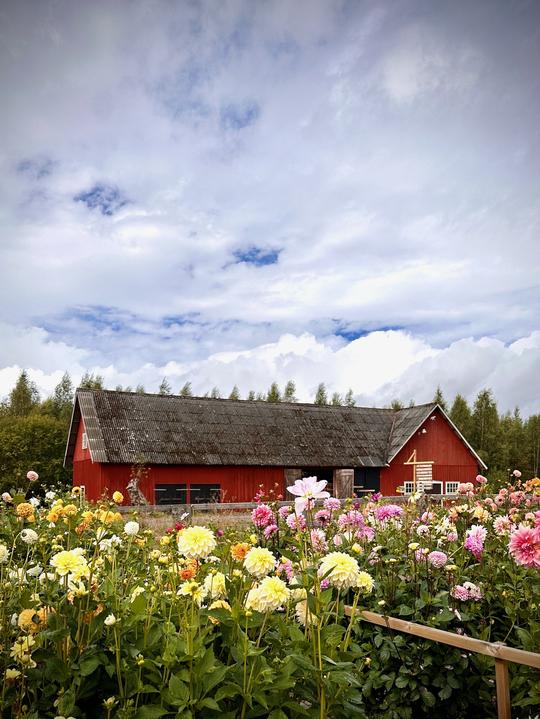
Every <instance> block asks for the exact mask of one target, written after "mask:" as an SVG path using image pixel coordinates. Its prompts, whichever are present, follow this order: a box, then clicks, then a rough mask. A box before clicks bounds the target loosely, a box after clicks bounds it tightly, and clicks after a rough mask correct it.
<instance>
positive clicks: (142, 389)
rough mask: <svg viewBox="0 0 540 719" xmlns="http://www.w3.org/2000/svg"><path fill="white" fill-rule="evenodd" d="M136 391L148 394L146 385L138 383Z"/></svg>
mask: <svg viewBox="0 0 540 719" xmlns="http://www.w3.org/2000/svg"><path fill="white" fill-rule="evenodd" d="M135 392H136V393H137V394H146V390H145V389H144V385H142V384H138V385H137V386H136V387H135Z"/></svg>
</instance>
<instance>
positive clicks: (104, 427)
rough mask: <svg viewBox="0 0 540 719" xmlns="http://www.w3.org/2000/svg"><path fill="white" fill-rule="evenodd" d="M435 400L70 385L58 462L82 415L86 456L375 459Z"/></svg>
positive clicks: (303, 463) (332, 463)
mask: <svg viewBox="0 0 540 719" xmlns="http://www.w3.org/2000/svg"><path fill="white" fill-rule="evenodd" d="M436 407H437V405H435V404H425V405H420V406H417V407H409V408H406V409H402V410H398V411H394V410H391V409H375V408H365V407H334V406H319V405H313V404H289V403H276V404H273V403H270V402H249V401H234V400H225V399H206V398H201V397H178V396H174V395H157V394H136V393H131V392H112V391H108V390H78V391H77V394H76V397H75V405H74V408H73V416H72V421H71V428H70V434H69V438H68V444H67V448H66V457H65V463H66V464H70V463H71V462H72V461H73V452H74V448H75V441H76V437H77V430H78V427H79V423H80V420H81V417H82V419H83V421H84V426H85V429H86V434H87V436H88V446H89V449H90V453H91V457H92V460H93V461H94V462H119V463H128V464H133V463H134V462H136V461H141V460H143V461H144V462H145V463H147V464H187V465H263V466H283V467H363V466H366V467H383V466H384V465H385V464H387V463H388V462H389V461H390V459H392V457H393V456H394V455H395V454H396V453H397V452H398V451H399V449H400V448H401V447H402V446H403V445H404V444H405V442H406V441H407V440H408V439H409V437H410V436H411V435H412V434H413V432H414V431H415V430H416V429H417V428H418V427H419V426H420V425H421V424H422V422H424V420H426V419H427V418H428V417H429V415H430V413H431V412H432V411H433V410H434V409H435V408H436Z"/></svg>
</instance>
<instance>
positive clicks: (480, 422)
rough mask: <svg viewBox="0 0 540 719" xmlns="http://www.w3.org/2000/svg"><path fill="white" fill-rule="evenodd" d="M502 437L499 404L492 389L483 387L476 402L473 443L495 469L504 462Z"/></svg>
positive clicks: (473, 420) (487, 462)
mask: <svg viewBox="0 0 540 719" xmlns="http://www.w3.org/2000/svg"><path fill="white" fill-rule="evenodd" d="M500 438H501V435H500V426H499V415H498V412H497V405H496V404H495V401H494V399H493V396H492V393H491V390H490V389H483V390H481V391H480V392H479V393H478V395H477V397H476V400H475V402H474V408H473V414H472V433H471V444H472V446H473V447H474V448H475V450H476V451H477V452H478V454H479V455H480V456H481V457H482V459H483V460H484V462H485V463H486V464H487V465H488V467H491V468H493V469H495V468H496V467H501V465H502V464H503V463H504V460H503V457H501V447H500V442H499V440H500ZM500 460H503V461H500Z"/></svg>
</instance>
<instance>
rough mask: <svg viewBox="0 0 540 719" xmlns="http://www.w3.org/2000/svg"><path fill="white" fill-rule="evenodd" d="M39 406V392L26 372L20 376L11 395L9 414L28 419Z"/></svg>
mask: <svg viewBox="0 0 540 719" xmlns="http://www.w3.org/2000/svg"><path fill="white" fill-rule="evenodd" d="M38 404H39V392H38V390H37V387H36V385H35V384H34V382H32V381H31V380H30V379H29V378H28V374H27V372H26V370H23V371H22V372H21V374H20V375H19V379H18V380H17V383H16V384H15V387H14V388H13V389H12V390H11V392H10V393H9V412H10V414H11V415H14V416H15V417H26V416H27V415H29V414H30V412H32V410H33V409H35V408H36V407H37V405H38Z"/></svg>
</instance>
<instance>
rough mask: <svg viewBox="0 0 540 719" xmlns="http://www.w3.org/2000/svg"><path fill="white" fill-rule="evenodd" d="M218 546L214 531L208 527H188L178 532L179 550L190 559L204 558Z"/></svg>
mask: <svg viewBox="0 0 540 719" xmlns="http://www.w3.org/2000/svg"><path fill="white" fill-rule="evenodd" d="M216 546H217V542H216V538H215V537H214V533H213V532H212V530H211V529H208V527H187V528H186V529H182V530H181V531H180V532H179V534H178V551H179V552H180V554H182V555H183V556H184V557H188V558H189V559H204V558H205V557H208V555H209V554H211V553H212V552H213V551H214V549H215V548H216Z"/></svg>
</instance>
